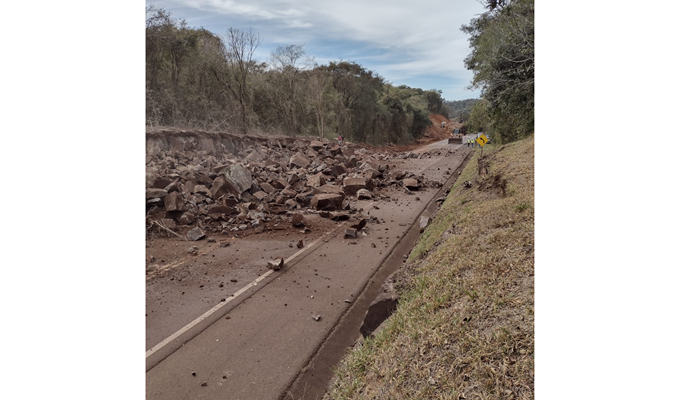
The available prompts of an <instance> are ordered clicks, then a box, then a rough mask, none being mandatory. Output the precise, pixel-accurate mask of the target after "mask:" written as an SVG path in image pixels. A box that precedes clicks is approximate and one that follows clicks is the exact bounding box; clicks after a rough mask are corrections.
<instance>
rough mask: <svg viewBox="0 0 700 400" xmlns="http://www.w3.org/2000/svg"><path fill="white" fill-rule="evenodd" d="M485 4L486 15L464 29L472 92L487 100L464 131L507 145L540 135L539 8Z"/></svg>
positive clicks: (494, 0)
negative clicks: (537, 92) (537, 123)
mask: <svg viewBox="0 0 700 400" xmlns="http://www.w3.org/2000/svg"><path fill="white" fill-rule="evenodd" d="M484 4H485V6H486V11H485V12H484V13H482V14H480V15H479V16H478V17H476V18H474V19H472V20H471V22H470V23H469V25H462V28H461V30H462V31H463V32H464V33H466V34H468V35H470V38H469V44H470V46H471V53H470V54H469V55H468V56H467V57H466V58H465V59H464V65H465V67H466V68H468V69H470V70H472V71H473V72H474V78H473V80H472V88H479V89H481V96H482V98H481V100H479V101H478V102H477V103H476V104H474V105H473V107H472V108H471V109H470V113H469V119H468V120H467V122H466V124H465V125H466V126H465V128H466V129H467V131H470V132H471V131H476V130H481V131H484V132H490V133H491V134H492V135H491V136H492V137H495V138H496V139H497V141H499V142H503V143H507V142H512V141H514V140H517V139H520V138H522V137H525V136H528V135H530V134H533V133H534V131H535V2H534V0H486V1H485V3H484Z"/></svg>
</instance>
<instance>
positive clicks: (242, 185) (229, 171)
mask: <svg viewBox="0 0 700 400" xmlns="http://www.w3.org/2000/svg"><path fill="white" fill-rule="evenodd" d="M223 174H224V176H225V177H226V179H228V181H229V182H230V183H231V185H233V188H234V189H235V190H236V192H238V193H243V192H245V191H246V190H248V189H250V187H251V186H253V175H252V174H251V173H250V171H249V170H248V169H247V168H246V167H244V166H242V165H241V164H233V165H231V166H229V167H228V168H226V169H224V170H223Z"/></svg>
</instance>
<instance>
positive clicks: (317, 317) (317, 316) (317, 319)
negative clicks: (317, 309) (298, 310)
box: [311, 315, 321, 321]
mask: <svg viewBox="0 0 700 400" xmlns="http://www.w3.org/2000/svg"><path fill="white" fill-rule="evenodd" d="M311 318H313V319H314V321H320V320H321V316H320V315H312V316H311Z"/></svg>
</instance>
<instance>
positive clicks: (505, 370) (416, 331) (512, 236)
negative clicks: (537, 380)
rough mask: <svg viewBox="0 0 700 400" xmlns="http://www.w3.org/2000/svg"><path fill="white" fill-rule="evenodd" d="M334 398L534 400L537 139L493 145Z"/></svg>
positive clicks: (458, 190) (469, 174)
mask: <svg viewBox="0 0 700 400" xmlns="http://www.w3.org/2000/svg"><path fill="white" fill-rule="evenodd" d="M396 288H397V292H398V294H399V305H398V308H397V310H396V312H395V313H394V315H393V316H392V317H390V318H389V319H388V320H387V321H386V322H385V325H384V327H383V328H382V329H381V330H380V331H379V332H378V333H376V332H375V334H376V336H374V337H369V338H367V339H366V340H364V341H363V342H362V343H361V344H359V345H358V346H356V348H355V349H353V350H352V351H351V353H349V355H348V356H346V358H345V359H344V360H343V362H342V363H341V364H340V366H339V367H338V369H337V371H336V375H337V379H336V380H335V381H334V383H333V384H332V388H331V390H330V391H329V393H328V395H327V397H329V398H332V399H387V398H400V399H427V398H436V399H438V398H440V399H532V398H534V138H533V137H529V138H526V139H523V140H519V141H516V142H514V143H511V144H508V145H504V146H486V148H485V151H484V156H483V157H481V158H479V157H477V156H475V157H473V158H472V159H471V160H470V162H469V163H468V164H467V166H466V167H465V169H464V171H463V172H462V174H461V176H460V177H459V179H458V180H457V181H456V182H455V184H454V185H453V186H452V188H451V191H450V194H449V196H448V197H447V199H446V200H445V202H444V204H443V206H442V208H441V209H440V210H439V212H438V213H437V215H436V217H435V220H434V221H433V223H432V224H431V225H430V226H428V228H426V230H425V232H424V233H423V234H422V236H421V238H420V240H419V243H418V244H417V245H416V246H415V247H414V249H413V251H412V253H411V255H410V257H409V259H408V262H407V264H406V267H405V268H403V269H402V270H401V272H400V273H399V275H398V276H397V286H396Z"/></svg>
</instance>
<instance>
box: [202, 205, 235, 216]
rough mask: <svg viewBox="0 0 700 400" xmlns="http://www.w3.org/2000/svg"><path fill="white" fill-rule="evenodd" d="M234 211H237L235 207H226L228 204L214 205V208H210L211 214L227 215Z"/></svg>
mask: <svg viewBox="0 0 700 400" xmlns="http://www.w3.org/2000/svg"><path fill="white" fill-rule="evenodd" d="M234 212H236V210H235V209H233V208H231V207H226V206H214V207H212V208H210V209H209V213H210V214H226V215H229V214H233V213H234Z"/></svg>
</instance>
